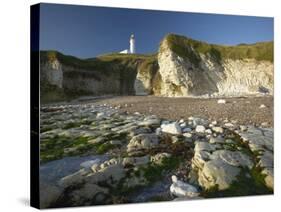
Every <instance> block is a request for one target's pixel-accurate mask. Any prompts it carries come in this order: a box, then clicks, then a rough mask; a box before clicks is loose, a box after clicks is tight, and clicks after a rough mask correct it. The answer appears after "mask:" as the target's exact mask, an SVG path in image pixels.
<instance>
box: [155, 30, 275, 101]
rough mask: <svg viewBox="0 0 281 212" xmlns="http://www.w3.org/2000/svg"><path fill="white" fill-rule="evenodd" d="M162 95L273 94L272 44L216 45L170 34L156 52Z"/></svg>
mask: <svg viewBox="0 0 281 212" xmlns="http://www.w3.org/2000/svg"><path fill="white" fill-rule="evenodd" d="M158 64H159V67H160V69H159V72H160V75H161V80H160V81H159V89H158V92H157V94H158V95H163V96H198V95H210V96H230V95H235V96H239V95H247V94H254V93H258V92H264V93H272V92H273V42H265V43H256V44H253V45H245V44H243V45H238V46H219V45H212V44H208V43H204V42H200V41H196V40H192V39H189V38H186V37H183V36H179V35H174V34H170V35H168V36H166V37H165V38H164V39H163V41H162V42H161V45H160V49H159V53H158Z"/></svg>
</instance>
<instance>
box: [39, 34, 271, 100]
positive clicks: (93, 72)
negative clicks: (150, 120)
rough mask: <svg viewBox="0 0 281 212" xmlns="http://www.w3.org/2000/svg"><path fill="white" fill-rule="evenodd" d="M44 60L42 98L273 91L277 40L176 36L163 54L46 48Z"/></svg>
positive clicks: (165, 45) (165, 43)
mask: <svg viewBox="0 0 281 212" xmlns="http://www.w3.org/2000/svg"><path fill="white" fill-rule="evenodd" d="M40 60H41V63H40V66H41V69H40V73H41V78H40V82H41V98H42V99H44V97H45V96H49V97H50V99H51V100H52V99H59V98H61V97H70V98H73V97H78V96H81V95H104V94H113V95H158V96H169V97H177V96H202V95H205V96H240V95H249V94H256V93H269V94H272V93H273V42H267V43H257V44H253V45H245V44H243V45H238V46H219V45H212V44H207V43H203V42H200V41H196V40H192V39H189V38H186V37H183V36H179V35H173V34H170V35H168V36H166V37H165V38H164V39H163V40H162V42H161V44H160V48H159V52H158V54H157V55H156V54H155V55H137V54H109V55H104V56H100V57H97V58H92V59H79V58H76V57H72V56H66V55H63V54H61V53H59V52H54V51H47V52H41V54H40ZM58 94H59V95H58ZM54 95H55V98H54ZM47 99H48V98H47Z"/></svg>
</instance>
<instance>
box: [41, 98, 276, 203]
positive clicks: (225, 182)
mask: <svg viewBox="0 0 281 212" xmlns="http://www.w3.org/2000/svg"><path fill="white" fill-rule="evenodd" d="M222 104H224V103H222ZM40 118H41V120H40V121H41V125H40V127H41V133H40V137H41V142H40V163H41V166H40V198H41V207H42V208H47V207H65V206H82V205H97V204H118V203H134V202H149V201H169V200H189V199H198V198H210V197H226V196H241V195H259V194H272V193H273V179H274V177H273V176H274V175H273V128H270V127H268V125H265V124H263V125H262V124H255V126H254V125H241V124H240V123H239V122H237V121H230V120H227V119H225V120H215V119H207V118H206V119H203V118H200V117H194V116H193V117H192V116H190V117H185V118H183V119H179V120H173V121H172V120H168V119H163V118H159V116H156V115H143V114H142V113H139V112H134V113H130V114H128V113H127V112H124V111H120V107H114V106H110V105H108V104H106V103H104V104H100V103H83V104H82V103H81V104H75V105H74V104H73V105H70V104H68V105H65V104H64V105H63V104H62V105H49V106H43V107H41V113H40ZM269 126H270V125H269Z"/></svg>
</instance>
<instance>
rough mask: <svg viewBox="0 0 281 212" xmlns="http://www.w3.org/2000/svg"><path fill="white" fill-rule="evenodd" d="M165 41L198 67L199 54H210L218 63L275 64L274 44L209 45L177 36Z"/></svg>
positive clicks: (169, 35)
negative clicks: (243, 60)
mask: <svg viewBox="0 0 281 212" xmlns="http://www.w3.org/2000/svg"><path fill="white" fill-rule="evenodd" d="M165 39H166V40H167V43H168V46H169V48H171V49H172V50H173V51H174V52H175V53H176V54H178V55H179V56H181V57H184V58H188V59H189V60H190V61H191V62H192V63H193V64H195V65H196V66H198V65H199V63H200V57H199V53H202V54H209V55H210V56H211V57H212V58H213V59H215V60H216V61H217V62H218V63H220V62H221V60H222V59H233V60H238V59H256V60H258V61H262V60H265V61H270V62H273V42H260V43H255V44H248V45H247V44H242V45H236V46H223V45H216V44H209V43H206V42H202V41H197V40H193V39H190V38H187V37H185V36H180V35H175V34H168V35H167V36H166V37H165ZM192 49H194V50H195V51H193V50H192Z"/></svg>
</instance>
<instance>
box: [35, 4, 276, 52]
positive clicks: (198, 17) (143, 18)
mask: <svg viewBox="0 0 281 212" xmlns="http://www.w3.org/2000/svg"><path fill="white" fill-rule="evenodd" d="M40 12H41V14H40V49H41V50H51V49H52V50H57V51H60V52H62V53H64V54H68V55H73V56H77V57H81V58H89V57H95V56H97V55H101V54H105V53H109V52H118V51H121V50H123V49H128V48H129V37H130V35H131V34H132V33H134V34H135V37H136V51H137V53H153V52H156V51H157V49H158V47H159V43H160V41H161V40H162V39H163V37H164V36H165V35H166V34H168V33H176V34H180V35H185V36H187V37H191V38H193V39H197V40H202V41H206V42H209V43H215V44H223V45H235V44H239V43H255V42H260V41H271V40H273V18H268V17H252V16H232V15H215V14H204V13H186V12H168V11H155V10H134V9H121V8H106V7H93V6H77V5H60V4H41V7H40Z"/></svg>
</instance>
